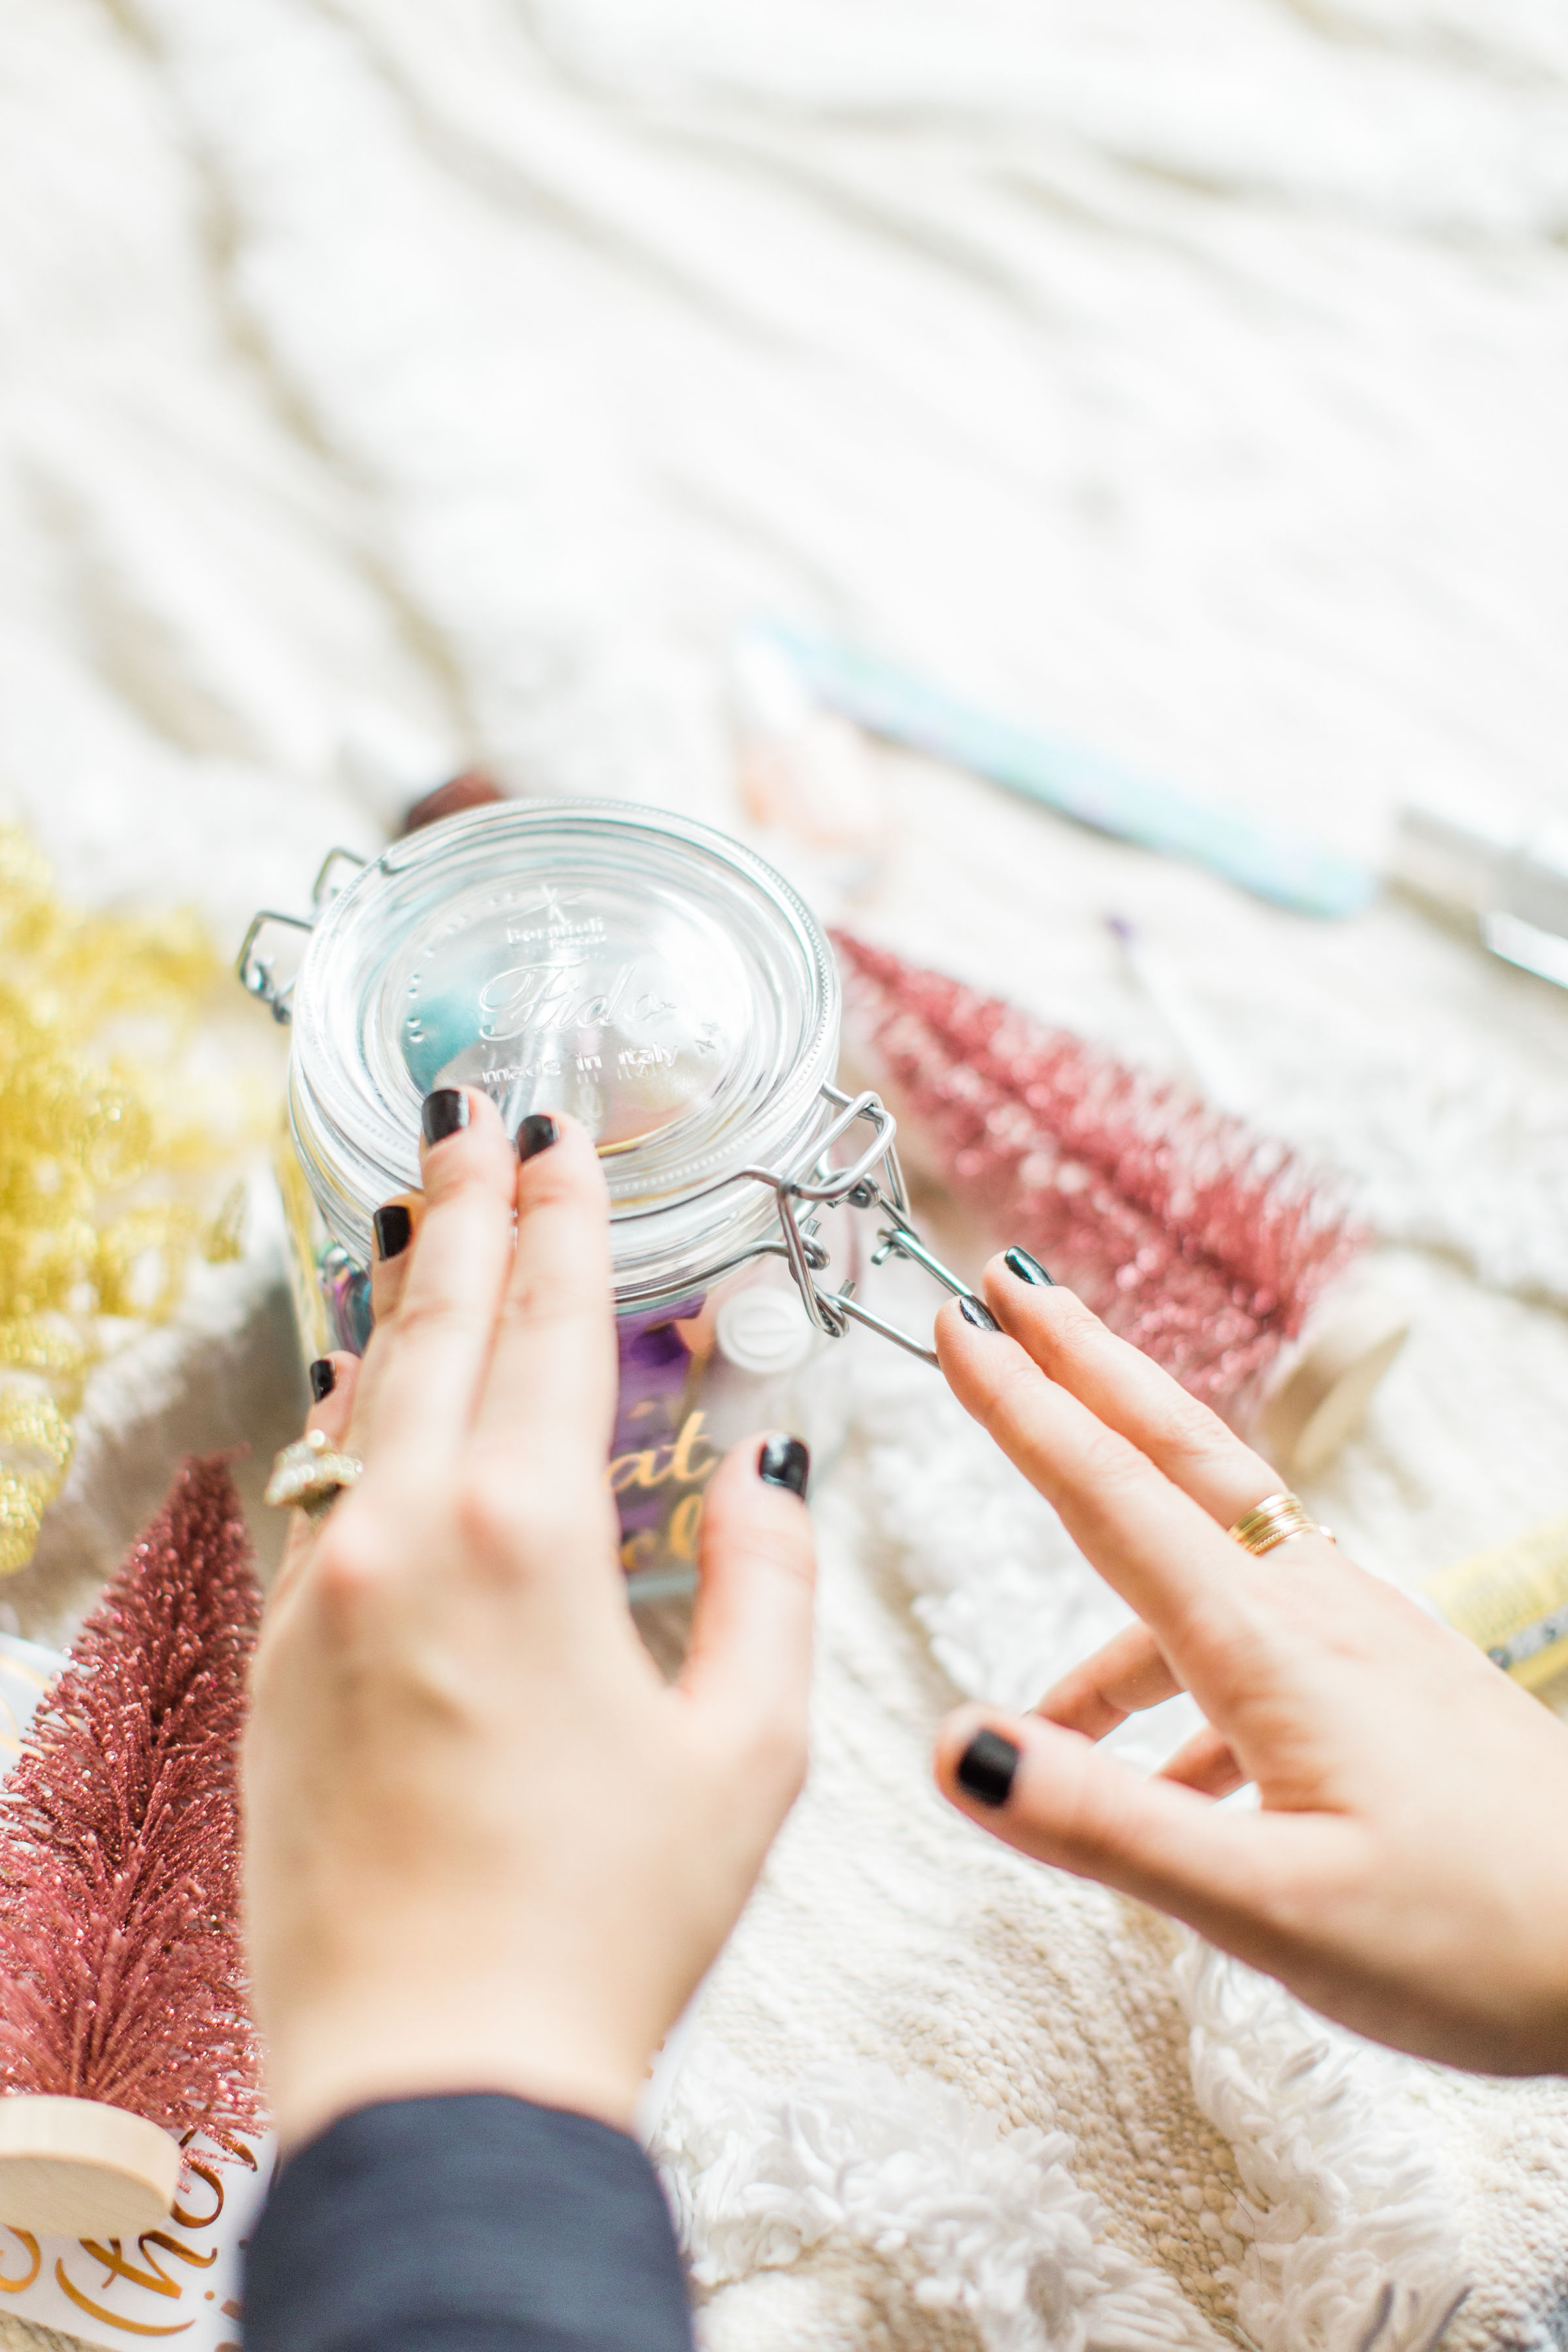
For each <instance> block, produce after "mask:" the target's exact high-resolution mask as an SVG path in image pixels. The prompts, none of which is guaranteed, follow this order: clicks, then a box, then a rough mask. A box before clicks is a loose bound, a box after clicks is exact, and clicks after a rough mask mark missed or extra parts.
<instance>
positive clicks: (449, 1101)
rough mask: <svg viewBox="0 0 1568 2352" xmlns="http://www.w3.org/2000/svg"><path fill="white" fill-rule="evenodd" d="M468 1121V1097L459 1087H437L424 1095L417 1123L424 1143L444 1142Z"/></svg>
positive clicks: (465, 1125)
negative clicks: (422, 1134) (423, 1137)
mask: <svg viewBox="0 0 1568 2352" xmlns="http://www.w3.org/2000/svg"><path fill="white" fill-rule="evenodd" d="M419 1124H420V1126H421V1127H422V1128H423V1129H424V1130H425V1140H426V1143H445V1142H446V1140H447V1137H448V1136H449V1135H456V1134H457V1133H458V1131H459V1129H462V1128H465V1127H467V1125H468V1096H467V1095H466V1094H465V1093H464V1092H463V1089H462V1087H437V1089H436V1091H435V1093H434V1094H433V1095H426V1097H425V1108H424V1109H423V1110H422V1111H421V1112H420V1114H419Z"/></svg>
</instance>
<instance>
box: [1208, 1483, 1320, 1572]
mask: <svg viewBox="0 0 1568 2352" xmlns="http://www.w3.org/2000/svg"><path fill="white" fill-rule="evenodd" d="M1229 1533H1230V1534H1231V1535H1232V1536H1234V1537H1235V1538H1236V1540H1237V1543H1238V1544H1239V1545H1240V1546H1241V1548H1242V1549H1243V1551H1249V1552H1250V1553H1251V1554H1252V1556H1253V1558H1254V1559H1262V1557H1263V1555H1264V1553H1265V1552H1266V1551H1272V1550H1273V1549H1274V1547H1275V1545H1276V1544H1282V1543H1289V1540H1290V1538H1291V1537H1292V1536H1321V1537H1322V1538H1323V1540H1324V1542H1325V1543H1332V1542H1333V1540H1334V1538H1333V1537H1332V1535H1331V1533H1330V1531H1329V1529H1328V1528H1324V1527H1320V1526H1319V1524H1318V1522H1317V1520H1316V1519H1314V1518H1311V1517H1309V1516H1308V1512H1307V1507H1306V1505H1305V1504H1304V1503H1303V1502H1302V1500H1301V1498H1300V1496H1299V1495H1266V1496H1264V1498H1263V1500H1262V1502H1261V1503H1255V1504H1254V1505H1253V1507H1252V1508H1251V1510H1250V1511H1247V1512H1244V1513H1243V1515H1242V1517H1240V1518H1239V1519H1237V1523H1236V1525H1235V1527H1233V1528H1231V1529H1230V1530H1229Z"/></svg>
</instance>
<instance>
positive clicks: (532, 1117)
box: [517, 1110, 561, 1160]
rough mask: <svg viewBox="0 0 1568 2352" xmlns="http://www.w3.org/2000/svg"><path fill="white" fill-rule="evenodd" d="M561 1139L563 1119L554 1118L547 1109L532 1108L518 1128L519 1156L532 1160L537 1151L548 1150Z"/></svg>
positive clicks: (522, 1158) (521, 1158)
mask: <svg viewBox="0 0 1568 2352" xmlns="http://www.w3.org/2000/svg"><path fill="white" fill-rule="evenodd" d="M560 1140H561V1121H560V1120H559V1119H558V1118H551V1116H550V1113H549V1112H548V1111H547V1110H531V1111H530V1112H529V1114H528V1117H527V1118H525V1119H524V1120H523V1122H522V1125H521V1127H520V1128H519V1129H518V1130H517V1156H518V1158H519V1159H520V1160H531V1159H532V1158H533V1156H534V1153H535V1152H536V1151H548V1150H549V1149H550V1147H551V1145H552V1143H559V1142H560Z"/></svg>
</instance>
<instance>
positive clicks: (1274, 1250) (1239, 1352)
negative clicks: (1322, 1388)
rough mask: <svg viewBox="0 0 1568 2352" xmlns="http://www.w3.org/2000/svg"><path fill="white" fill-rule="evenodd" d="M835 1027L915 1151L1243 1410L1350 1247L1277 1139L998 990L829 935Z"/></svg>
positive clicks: (1348, 1233) (1108, 1311)
mask: <svg viewBox="0 0 1568 2352" xmlns="http://www.w3.org/2000/svg"><path fill="white" fill-rule="evenodd" d="M835 945H836V947H837V951H838V959H839V963H840V967H841V969H842V971H843V974H844V981H845V992H846V1000H847V1022H846V1026H847V1034H848V1036H849V1039H850V1041H851V1044H852V1045H853V1047H854V1048H855V1050H856V1051H857V1053H858V1056H859V1059H860V1060H861V1062H862V1063H863V1064H864V1065H866V1066H868V1075H869V1076H870V1078H871V1079H872V1080H873V1082H876V1083H879V1084H881V1085H883V1086H884V1087H886V1089H887V1091H888V1094H889V1099H890V1103H891V1107H892V1108H894V1109H895V1111H896V1113H897V1115H898V1117H899V1118H900V1121H901V1122H903V1123H905V1124H906V1125H907V1127H908V1128H909V1129H912V1134H913V1139H914V1140H915V1142H916V1144H917V1146H918V1152H919V1157H920V1158H921V1160H923V1162H924V1164H925V1165H926V1166H927V1167H928V1168H929V1169H930V1170H931V1172H932V1173H933V1174H934V1175H935V1176H937V1177H938V1179H939V1180H940V1181H942V1182H943V1183H944V1184H946V1186H947V1187H948V1188H949V1189H950V1191H951V1192H952V1193H953V1194H954V1196H955V1197H957V1198H959V1199H961V1200H963V1201H964V1202H968V1203H969V1204H970V1205H971V1206H972V1207H973V1208H974V1209H975V1210H976V1211H977V1212H978V1213H980V1215H981V1216H982V1217H983V1218H984V1221H985V1222H986V1223H988V1224H989V1225H991V1226H992V1227H993V1228H994V1230H995V1232H996V1233H997V1234H998V1236H999V1237H1000V1238H1001V1239H1004V1240H1005V1241H1008V1242H1016V1243H1019V1244H1022V1245H1023V1246H1024V1247H1025V1248H1026V1249H1028V1250H1030V1251H1032V1252H1033V1254H1034V1255H1036V1256H1037V1257H1038V1258H1039V1259H1041V1260H1042V1262H1043V1263H1044V1264H1045V1265H1047V1266H1048V1267H1049V1269H1050V1271H1051V1273H1052V1274H1053V1275H1054V1276H1056V1277H1057V1278H1058V1281H1061V1282H1065V1283H1066V1284H1068V1286H1070V1287H1071V1288H1072V1289H1073V1290H1075V1291H1077V1293H1078V1294H1079V1297H1081V1298H1083V1299H1084V1300H1085V1301H1086V1303H1087V1304H1088V1305H1089V1306H1090V1307H1093V1308H1094V1309H1095V1311H1096V1312H1097V1313H1098V1314H1100V1315H1101V1316H1103V1317H1104V1318H1105V1320H1106V1321H1107V1322H1108V1323H1109V1324H1110V1327H1111V1328H1112V1329H1113V1330H1115V1331H1118V1332H1120V1333H1121V1336H1122V1337H1123V1338H1124V1339H1131V1340H1132V1341H1133V1342H1134V1343H1135V1344H1136V1345H1137V1346H1138V1347H1140V1348H1142V1349H1144V1350H1145V1352H1146V1353H1147V1354H1149V1355H1151V1356H1152V1357H1153V1358H1154V1360H1155V1361H1156V1362H1157V1363H1160V1364H1163V1366H1164V1368H1165V1370H1167V1371H1169V1372H1171V1373H1173V1375H1174V1376H1175V1378H1176V1379H1177V1380H1179V1381H1181V1382H1182V1384H1183V1386H1184V1387H1185V1388H1187V1389H1189V1390H1191V1391H1192V1392H1193V1394H1194V1396H1198V1397H1202V1398H1203V1399H1204V1401H1205V1403H1208V1404H1211V1405H1213V1406H1214V1407H1215V1410H1216V1411H1217V1412H1221V1413H1223V1414H1224V1415H1225V1417H1226V1419H1227V1420H1228V1421H1231V1422H1233V1423H1238V1424H1241V1423H1247V1421H1248V1420H1249V1419H1250V1418H1251V1416H1252V1414H1253V1412H1254V1411H1255V1410H1256V1407H1257V1404H1258V1398H1259V1394H1260V1391H1261V1389H1262V1386H1263V1383H1264V1381H1265V1379H1266V1377H1267V1375H1268V1370H1269V1368H1270V1367H1271V1365H1272V1364H1273V1362H1274V1360H1275V1358H1276V1357H1277V1355H1278V1354H1279V1349H1281V1347H1282V1346H1283V1345H1284V1344H1285V1343H1286V1341H1288V1340H1290V1339H1295V1338H1296V1336H1297V1335H1298V1333H1299V1332H1300V1328H1301V1325H1302V1323H1303V1321H1304V1319H1305V1318H1306V1315H1307V1312H1308V1309H1309V1308H1310V1307H1311V1306H1312V1304H1313V1302H1314V1301H1315V1300H1316V1299H1317V1297H1319V1295H1320V1293H1321V1291H1322V1290H1323V1288H1324V1286H1326V1285H1327V1284H1328V1283H1330V1282H1331V1280H1332V1279H1333V1277H1334V1276H1336V1275H1338V1274H1339V1273H1340V1272H1341V1271H1342V1268H1343V1267H1345V1266H1346V1265H1348V1264H1349V1262H1350V1261H1351V1259H1352V1257H1353V1256H1354V1255H1356V1253H1357V1252H1358V1250H1359V1249H1360V1248H1361V1247H1362V1246H1363V1241H1364V1238H1365V1237H1364V1235H1363V1234H1361V1233H1360V1232H1359V1231H1358V1230H1357V1228H1356V1226H1355V1225H1354V1223H1353V1222H1352V1219H1351V1218H1350V1216H1349V1215H1348V1213H1347V1212H1346V1208H1345V1205H1344V1202H1343V1201H1342V1199H1341V1198H1340V1197H1339V1195H1338V1194H1337V1193H1336V1192H1334V1190H1333V1189H1332V1188H1331V1187H1328V1186H1325V1185H1324V1184H1323V1183H1322V1182H1321V1180H1319V1179H1315V1178H1314V1176H1313V1175H1312V1174H1311V1173H1310V1171H1308V1170H1307V1169H1306V1168H1305V1167H1304V1166H1303V1165H1302V1163H1301V1162H1300V1160H1298V1159H1297V1158H1296V1157H1295V1155H1294V1154H1293V1153H1292V1152H1291V1151H1290V1150H1289V1148H1288V1147H1287V1146H1286V1145H1284V1144H1282V1143H1278V1142H1272V1141H1269V1140H1268V1139H1266V1138H1264V1137H1262V1136H1259V1135H1258V1133H1257V1132H1256V1131H1255V1130H1254V1129H1250V1128H1248V1127H1247V1125H1245V1123H1244V1122H1243V1121H1241V1120H1239V1119H1237V1118H1232V1117H1230V1116H1229V1115H1228V1114H1226V1113H1224V1112H1220V1111H1215V1110H1211V1109H1209V1108H1206V1107H1205V1105H1204V1104H1203V1103H1201V1102H1199V1101H1198V1100H1196V1099H1195V1098H1194V1097H1193V1096H1191V1095H1190V1094H1188V1093H1187V1092H1186V1091H1185V1090H1184V1089H1183V1088H1181V1087H1174V1086H1172V1085H1170V1084H1169V1083H1168V1082H1163V1081H1162V1080H1160V1079H1158V1078H1155V1077H1152V1076H1150V1075H1149V1074H1148V1073H1147V1072H1143V1071H1139V1070H1135V1069H1131V1068H1129V1067H1127V1066H1125V1065H1124V1064H1122V1063H1120V1062H1117V1061H1115V1060H1113V1059H1112V1058H1111V1057H1110V1055H1107V1054H1105V1053H1103V1052H1100V1050H1098V1049H1097V1048H1096V1047H1094V1046H1092V1045H1088V1044H1086V1043H1085V1041H1084V1040H1083V1039H1082V1038H1081V1037H1079V1036H1075V1035H1074V1034H1072V1032H1071V1031H1069V1030H1065V1029H1050V1028H1047V1027H1046V1026H1045V1025H1044V1024H1042V1023H1040V1022H1037V1021H1036V1020H1033V1019H1032V1018H1031V1017H1030V1016H1029V1015H1028V1014H1026V1013H1023V1012H1021V1011H1020V1010H1019V1009H1018V1008H1017V1007H1016V1005H1012V1004H1009V1003H1005V1001H1004V1000H1003V999H1001V998H999V997H988V996H983V995H981V994H979V993H978V992H976V991H975V990H973V989H972V988H968V987H966V986H965V985H964V984H963V982H961V981H957V980H953V979H951V978H949V977H948V976H947V975H946V974H945V973H943V972H940V971H926V970H924V969H922V968H921V966H920V965H918V964H911V963H908V962H906V961H904V960H903V959H902V958H901V957H900V956H896V955H892V954H890V953H889V952H888V951H887V950H884V949H881V948H875V947H871V946H868V944H867V943H866V942H865V941H864V940H858V939H854V938H851V937H849V936H848V935H847V934H846V933H843V932H840V933H838V934H837V935H836V938H835Z"/></svg>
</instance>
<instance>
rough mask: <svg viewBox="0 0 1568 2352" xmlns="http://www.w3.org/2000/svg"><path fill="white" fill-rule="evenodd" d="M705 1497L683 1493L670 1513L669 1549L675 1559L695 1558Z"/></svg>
mask: <svg viewBox="0 0 1568 2352" xmlns="http://www.w3.org/2000/svg"><path fill="white" fill-rule="evenodd" d="M702 1504H703V1497H702V1496H700V1495H682V1496H681V1498H680V1500H679V1503H677V1505H676V1507H675V1508H674V1510H673V1511H671V1513H670V1515H669V1538H668V1540H669V1549H670V1555H671V1557H672V1558H673V1559H696V1557H697V1529H698V1526H699V1524H700V1520H701V1517H702Z"/></svg>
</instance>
